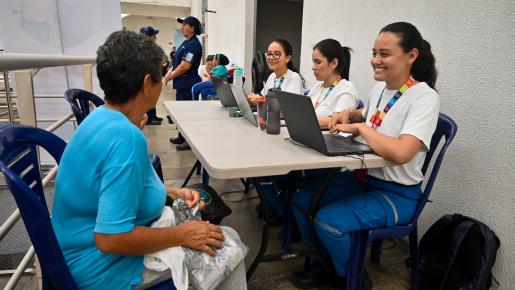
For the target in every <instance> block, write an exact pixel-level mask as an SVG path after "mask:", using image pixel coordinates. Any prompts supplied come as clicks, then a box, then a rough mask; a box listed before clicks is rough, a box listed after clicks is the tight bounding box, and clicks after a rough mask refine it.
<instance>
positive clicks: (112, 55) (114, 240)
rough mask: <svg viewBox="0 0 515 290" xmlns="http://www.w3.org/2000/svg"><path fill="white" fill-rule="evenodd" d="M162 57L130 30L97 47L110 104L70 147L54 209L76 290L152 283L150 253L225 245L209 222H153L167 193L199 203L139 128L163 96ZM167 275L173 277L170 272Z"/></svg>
mask: <svg viewBox="0 0 515 290" xmlns="http://www.w3.org/2000/svg"><path fill="white" fill-rule="evenodd" d="M163 56H164V53H163V50H162V49H161V48H160V47H159V46H157V45H156V44H155V43H154V42H153V41H151V40H149V39H146V38H145V37H144V36H143V35H141V34H136V33H134V32H131V31H118V32H114V33H112V34H111V35H110V36H109V37H108V38H107V40H106V42H105V43H104V44H103V45H102V46H100V47H99V48H98V51H97V59H96V68H97V75H98V79H99V81H100V87H101V88H102V89H103V90H104V93H105V101H106V104H105V105H104V106H101V107H98V108H97V109H95V110H94V111H93V112H92V113H91V114H90V115H89V116H88V117H87V118H86V119H85V120H84V122H82V124H81V125H80V126H79V127H78V129H77V131H75V133H74V135H73V136H72V138H71V140H70V142H69V143H68V145H67V146H66V149H65V151H64V153H63V156H62V159H61V163H60V165H59V172H58V174H57V180H56V185H55V199H54V205H53V210H52V225H53V227H54V230H55V234H56V237H57V240H58V242H59V245H60V247H61V250H62V252H63V255H64V258H65V260H66V262H67V264H68V266H69V268H70V271H71V274H72V276H73V278H74V280H75V282H76V283H77V286H78V287H79V289H132V288H134V287H135V286H137V285H138V284H145V285H151V283H152V282H155V281H146V280H145V279H142V274H143V273H144V272H145V273H146V272H147V271H148V270H146V269H145V268H144V265H143V256H144V255H145V254H148V253H153V252H156V251H159V250H162V249H165V248H169V247H174V246H183V247H188V248H192V249H196V250H199V251H202V252H205V253H208V254H210V255H215V252H214V250H213V249H214V248H220V247H222V246H223V243H222V241H223V240H224V236H223V234H222V232H221V230H220V228H219V227H217V226H215V225H212V224H209V222H203V221H191V222H187V223H184V224H180V225H177V226H174V227H166V228H151V227H149V225H150V223H151V221H153V220H154V219H156V218H157V217H159V215H160V214H161V211H162V209H163V206H164V204H165V199H166V196H167V195H169V196H171V197H172V198H177V197H181V198H183V199H185V200H186V202H187V204H188V206H190V207H192V206H194V205H196V204H197V203H199V194H198V192H196V191H193V190H191V189H187V188H182V189H179V188H173V187H168V186H165V185H164V184H163V183H162V182H161V180H160V179H159V177H158V176H157V174H156V172H155V171H154V169H153V168H152V165H151V163H150V160H149V157H148V151H147V142H146V140H145V136H144V135H143V133H142V132H141V130H140V129H139V128H138V126H140V125H141V122H142V119H143V118H144V115H145V112H146V111H147V110H149V109H150V108H153V107H154V106H155V105H156V102H157V99H158V98H159V95H160V93H161V88H162V82H161V78H162V77H161V65H162V61H163ZM165 272H166V273H165ZM159 273H161V272H159ZM162 275H164V276H166V277H168V278H170V277H171V273H170V271H163V273H162ZM143 277H145V275H143ZM160 277H162V276H160ZM243 279H244V277H243Z"/></svg>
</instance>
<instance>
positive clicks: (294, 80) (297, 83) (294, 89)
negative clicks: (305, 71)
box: [261, 70, 304, 96]
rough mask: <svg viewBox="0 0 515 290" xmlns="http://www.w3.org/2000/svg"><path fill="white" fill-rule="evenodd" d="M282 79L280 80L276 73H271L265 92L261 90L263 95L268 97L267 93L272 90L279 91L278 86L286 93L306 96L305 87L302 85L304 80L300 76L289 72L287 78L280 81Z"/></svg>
mask: <svg viewBox="0 0 515 290" xmlns="http://www.w3.org/2000/svg"><path fill="white" fill-rule="evenodd" d="M280 79H281V78H280V77H279V78H278V77H277V76H276V75H275V73H274V72H273V73H271V74H270V75H269V76H268V79H267V80H266V83H265V86H264V87H263V90H261V95H263V96H266V93H267V92H268V90H270V89H273V88H275V89H278V86H279V85H281V87H280V89H281V90H282V91H285V92H289V93H294V94H299V95H303V94H304V86H303V85H302V78H301V77H300V75H299V74H298V73H296V72H294V71H291V70H288V72H287V73H286V77H284V80H283V81H282V83H281V81H280Z"/></svg>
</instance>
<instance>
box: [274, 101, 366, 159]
mask: <svg viewBox="0 0 515 290" xmlns="http://www.w3.org/2000/svg"><path fill="white" fill-rule="evenodd" d="M275 96H276V97H277V98H278V99H279V104H280V106H281V110H282V112H283V116H284V120H285V121H286V127H288V132H289V133H290V138H291V139H292V140H293V141H295V142H298V143H300V144H303V145H306V146H308V147H311V148H313V149H315V150H316V151H318V152H320V153H322V154H325V155H328V156H338V155H352V154H365V153H373V152H374V151H372V149H371V148H370V147H369V146H368V145H366V144H363V143H360V142H358V141H355V140H353V139H352V138H351V137H350V136H349V137H343V136H341V135H338V134H322V131H321V130H320V126H319V125H318V120H317V116H316V114H315V109H314V108H313V103H312V101H311V98H309V97H306V96H303V95H297V94H292V93H288V92H284V91H276V92H275Z"/></svg>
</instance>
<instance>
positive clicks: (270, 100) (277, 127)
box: [266, 90, 281, 135]
mask: <svg viewBox="0 0 515 290" xmlns="http://www.w3.org/2000/svg"><path fill="white" fill-rule="evenodd" d="M280 132H281V110H280V108H279V100H277V98H276V97H275V93H274V92H273V90H269V91H268V93H267V94H266V133H268V134H272V135H277V134H279V133H280Z"/></svg>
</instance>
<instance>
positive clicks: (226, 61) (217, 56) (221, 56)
mask: <svg viewBox="0 0 515 290" xmlns="http://www.w3.org/2000/svg"><path fill="white" fill-rule="evenodd" d="M213 59H214V60H216V61H218V63H219V64H221V65H228V64H229V58H228V57H227V56H226V55H225V54H223V53H217V54H215V56H214V58H213Z"/></svg>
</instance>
